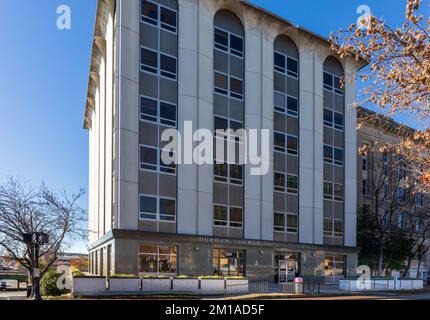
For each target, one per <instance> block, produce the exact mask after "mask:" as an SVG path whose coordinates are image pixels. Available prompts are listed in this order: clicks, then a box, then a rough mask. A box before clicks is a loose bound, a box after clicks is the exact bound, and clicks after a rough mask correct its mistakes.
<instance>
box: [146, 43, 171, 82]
mask: <svg viewBox="0 0 430 320" xmlns="http://www.w3.org/2000/svg"><path fill="white" fill-rule="evenodd" d="M140 70H141V71H146V72H149V73H153V74H156V75H158V76H162V77H166V78H169V79H173V80H176V74H177V72H176V71H177V62H176V57H173V56H170V55H167V54H165V53H161V52H157V51H155V50H152V49H148V48H145V47H141V48H140Z"/></svg>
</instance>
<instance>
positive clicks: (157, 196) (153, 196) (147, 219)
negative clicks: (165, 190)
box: [138, 193, 178, 223]
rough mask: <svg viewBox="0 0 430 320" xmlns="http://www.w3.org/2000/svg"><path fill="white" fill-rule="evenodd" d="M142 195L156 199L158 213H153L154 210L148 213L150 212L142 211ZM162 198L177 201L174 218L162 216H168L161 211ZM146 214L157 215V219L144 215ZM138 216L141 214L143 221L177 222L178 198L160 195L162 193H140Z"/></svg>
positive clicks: (140, 217) (140, 218)
mask: <svg viewBox="0 0 430 320" xmlns="http://www.w3.org/2000/svg"><path fill="white" fill-rule="evenodd" d="M142 197H147V198H153V199H156V213H152V212H151V213H148V212H144V211H141V208H140V200H141V198H142ZM161 200H168V201H174V202H175V215H174V219H173V220H166V219H161V218H160V217H161V216H166V214H164V213H160V207H161V205H160V202H161ZM145 214H147V215H148V214H149V215H155V219H151V218H145V217H142V215H145ZM138 216H139V220H141V221H154V222H167V223H176V221H177V216H178V205H177V200H176V198H173V197H165V196H160V195H151V194H146V193H139V214H138ZM169 216H171V215H169Z"/></svg>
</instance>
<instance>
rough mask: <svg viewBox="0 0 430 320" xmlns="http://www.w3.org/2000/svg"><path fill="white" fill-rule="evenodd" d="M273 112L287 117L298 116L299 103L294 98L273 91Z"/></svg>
mask: <svg viewBox="0 0 430 320" xmlns="http://www.w3.org/2000/svg"><path fill="white" fill-rule="evenodd" d="M274 101H275V111H278V112H281V113H285V114H288V115H289V116H293V117H296V118H297V117H298V116H299V102H298V100H297V99H296V98H294V97H291V96H288V95H286V94H283V93H282V92H277V91H275V97H274Z"/></svg>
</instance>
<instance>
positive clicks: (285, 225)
mask: <svg viewBox="0 0 430 320" xmlns="http://www.w3.org/2000/svg"><path fill="white" fill-rule="evenodd" d="M273 218H274V220H273V230H274V231H276V232H287V233H297V231H298V228H299V224H298V217H297V215H296V214H289V213H284V212H275V213H274V217H273Z"/></svg>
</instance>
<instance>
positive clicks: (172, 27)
mask: <svg viewBox="0 0 430 320" xmlns="http://www.w3.org/2000/svg"><path fill="white" fill-rule="evenodd" d="M161 27H162V28H164V29H166V30H169V31H173V32H176V12H175V11H172V10H169V9H167V8H161Z"/></svg>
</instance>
